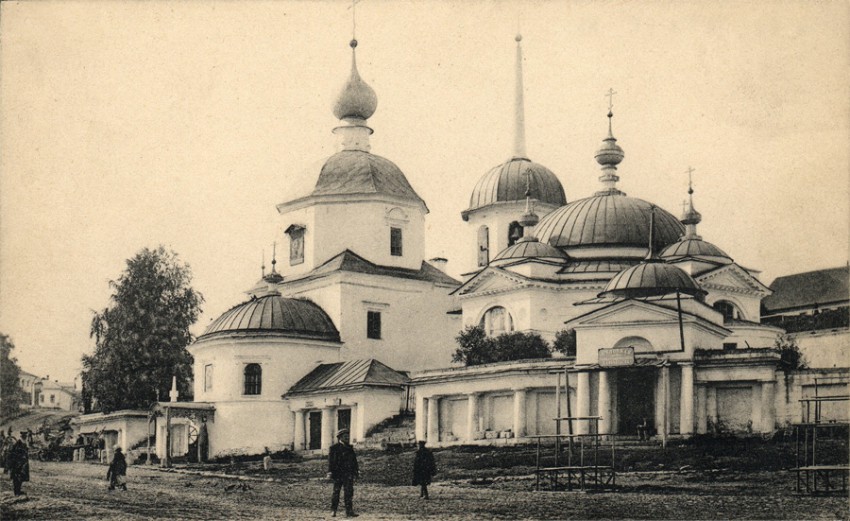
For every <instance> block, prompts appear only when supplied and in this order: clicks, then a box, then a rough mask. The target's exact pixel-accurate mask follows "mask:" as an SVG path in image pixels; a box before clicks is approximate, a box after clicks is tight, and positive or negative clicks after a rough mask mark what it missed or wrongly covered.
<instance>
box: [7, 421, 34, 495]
mask: <svg viewBox="0 0 850 521" xmlns="http://www.w3.org/2000/svg"><path fill="white" fill-rule="evenodd" d="M1 445H2V449H0V463H2V465H3V473H4V474H6V473H8V474H9V477H10V478H12V489H13V490H14V493H15V495H16V496H20V495H22V494H24V492H23V490H22V487H23V484H24V482H25V481H29V480H30V458H29V449H28V448H27V446H26V444H25V443H24V441H23V436H22V437H21V438H15V437H14V436H12V435H11V433H10V434H9V435H8V436H4V437H3V439H2V444H1ZM24 495H26V494H24Z"/></svg>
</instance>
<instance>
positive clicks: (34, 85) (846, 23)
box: [0, 0, 850, 382]
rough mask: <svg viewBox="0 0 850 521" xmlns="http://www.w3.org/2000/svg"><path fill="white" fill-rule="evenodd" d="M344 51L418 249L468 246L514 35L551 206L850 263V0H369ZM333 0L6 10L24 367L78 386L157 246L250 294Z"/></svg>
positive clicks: (7, 251)
mask: <svg viewBox="0 0 850 521" xmlns="http://www.w3.org/2000/svg"><path fill="white" fill-rule="evenodd" d="M354 11H355V13H356V29H355V33H356V37H357V39H358V41H359V46H358V48H357V60H358V67H359V71H360V74H361V76H362V77H363V79H364V80H365V81H366V82H368V83H369V84H370V85H371V86H372V87H373V88H374V89H375V91H376V92H377V95H378V109H377V112H376V113H375V115H374V116H373V117H372V118H371V119H370V120H369V125H370V126H371V127H372V128H373V129H374V130H375V133H374V135H373V136H372V139H371V143H372V152H373V153H375V154H378V155H381V156H384V157H386V158H388V159H390V160H392V161H393V162H395V163H396V164H397V165H398V166H399V167H400V168H401V169H402V170H403V171H404V172H405V174H406V175H407V178H408V180H409V181H410V183H411V185H412V186H413V187H414V188H415V190H416V191H417V192H418V193H419V195H420V196H421V197H422V198H423V199H424V200H425V201H426V203H427V204H428V207H429V209H430V214H429V215H428V217H427V224H426V227H427V228H426V255H427V257H429V258H430V257H436V256H441V257H446V258H448V259H449V264H448V270H449V272H450V273H452V274H455V275H457V274H459V273H460V272H462V271H465V270H464V269H463V268H464V267H463V266H460V265H458V263H454V264H453V263H452V260H453V259H457V258H458V257H459V254H458V253H457V252H458V251H460V250H461V249H462V248H463V247H464V246H465V244H466V242H465V241H466V240H467V234H468V233H470V232H468V230H467V229H466V228H465V226H464V225H465V223H464V222H463V221H462V220H461V218H460V212H461V211H462V210H464V209H465V208H466V207H467V205H468V203H469V196H470V194H471V192H472V188H473V186H474V185H475V183H476V181H477V180H478V179H479V178H480V177H481V176H482V175H484V174H485V173H486V172H487V171H488V170H489V169H490V168H492V167H494V166H496V165H498V164H500V163H502V162H503V161H505V160H507V159H508V158H509V157H510V155H511V152H512V144H513V133H512V127H513V117H512V114H513V96H514V59H515V45H516V43H515V42H514V36H515V34H516V33H517V31H518V30H519V31H521V33H522V35H523V41H522V45H523V54H524V61H523V70H524V97H525V121H526V140H527V150H528V155H529V156H530V158H531V159H532V160H534V161H535V162H538V163H540V164H543V165H545V166H546V167H548V168H549V169H551V170H552V171H554V172H555V174H556V175H557V176H558V178H559V179H560V180H561V182H562V184H563V185H564V189H565V191H566V195H567V199H568V201H572V200H576V199H580V198H583V197H587V196H590V195H592V194H593V192H594V191H596V190H599V189H600V184H599V181H598V180H597V178H598V176H599V175H600V170H599V167H598V165H597V164H596V163H595V161H594V159H593V155H594V153H595V151H596V150H597V149H598V148H599V146H600V144H601V140H602V139H603V138H604V137H605V135H606V132H607V119H606V117H605V115H606V112H607V109H608V99H607V98H606V97H605V93H606V92H607V91H608V89H609V88H613V89H614V90H615V91H616V92H617V95H616V96H615V97H614V113H615V117H614V133H615V135H616V137H617V138H618V143H619V144H620V145H621V146H622V147H623V149H624V150H625V160H624V161H623V163H622V164H621V165H620V167H619V172H618V173H619V175H620V178H621V181H620V183H619V185H618V186H619V188H620V189H622V190H623V191H625V192H626V193H628V195H630V196H634V197H639V198H642V199H645V200H648V201H652V202H653V203H655V204H657V205H659V206H661V207H662V208H665V209H667V210H668V211H671V212H673V213H674V214H675V215H679V214H680V212H681V203H682V201H683V199H685V198H686V190H687V183H688V179H687V178H688V176H687V174H686V171H687V169H688V168H689V167H693V168H694V169H695V170H694V174H693V175H694V190H695V194H694V197H695V199H694V200H695V206H696V208H697V209H698V210H699V211H700V213H702V215H703V222H702V223H701V224H700V225H699V232H700V234H701V235H702V236H703V237H704V238H705V239H706V240H708V241H710V242H712V243H714V244H716V245H718V246H720V247H721V248H722V249H723V250H724V251H726V252H727V253H729V254H730V255H731V256H732V257H733V258H734V259H735V261H736V262H738V263H739V264H741V265H743V266H746V267H747V268H752V269H758V270H761V271H762V274H761V279H762V281H763V282H765V283H767V284H769V283H770V282H771V281H772V280H773V279H774V278H776V277H777V276H781V275H785V274H790V273H796V272H802V271H809V270H813V269H820V268H828V267H837V266H842V265H844V264H846V263H847V261H848V241H850V239H849V238H848V237H850V203H848V201H850V197H848V181H850V150H848V148H850V147H848V143H850V87H849V86H848V85H850V84H848V82H847V77H848V72H850V37H849V36H850V4H848V3H847V2H844V1H837V0H836V1H822V2H809V1H768V0H751V1H746V2H740V1H724V0H720V1H715V2H710V3H709V2H702V1H687V0H683V1H676V2H673V1H631V2H620V1H598V2H597V1H593V2H591V1H576V2H570V1H558V2H554V1H553V2H538V1H508V0H505V1H499V2H494V1H459V0H458V1H450V0H445V1H432V0H422V1H417V2H404V1H394V2H389V1H381V0H361V1H360V2H359V3H358V4H357V5H356V8H355V9H354ZM352 18H353V17H352V9H351V3H350V2H349V1H339V2H337V1H327V2H320V1H316V2H285V1H279V2H261V1H254V2H209V1H200V0H195V1H190V2H176V1H175V2H169V1H152V2H136V1H133V2H124V1H120V0H119V1H114V2H99V1H86V0H79V1H50V0H47V1H42V2H3V3H2V4H0V332H3V333H5V334H8V335H10V336H11V337H12V339H13V341H14V342H15V345H16V349H15V351H14V353H15V354H16V356H17V358H18V361H19V364H20V365H21V367H22V368H23V369H24V370H26V371H28V372H31V373H35V374H37V375H41V376H44V375H50V378H51V379H59V380H62V381H68V382H70V381H72V380H73V378H74V377H75V376H76V375H77V374H78V372H79V370H80V365H81V364H80V357H81V356H82V355H83V354H85V353H91V352H92V351H93V349H94V342H93V340H92V339H91V338H90V337H89V327H90V323H91V318H92V314H93V312H94V310H101V309H103V308H104V307H106V306H107V305H108V304H109V295H110V288H109V281H110V280H114V279H117V278H118V277H119V276H120V274H121V272H122V270H123V269H124V267H125V262H126V259H128V258H130V257H132V256H133V255H134V254H135V253H137V252H138V251H139V250H141V249H142V248H145V247H150V248H154V247H156V246H158V245H160V244H162V245H165V246H166V247H168V248H170V249H172V250H174V251H175V252H177V254H178V255H179V257H180V259H181V260H182V261H184V262H185V263H187V264H188V265H189V266H190V267H191V270H192V273H193V275H194V279H193V286H194V287H195V288H196V289H197V290H198V291H200V292H201V293H202V294H203V295H204V298H205V303H204V305H203V314H202V315H201V317H200V319H199V321H198V323H197V324H196V326H195V327H194V328H193V332H194V333H195V334H200V333H201V332H202V331H203V329H204V327H205V326H206V325H208V324H209V322H210V321H211V320H213V319H215V318H216V317H218V316H219V315H220V314H221V313H223V312H224V311H226V310H227V309H229V308H230V307H232V306H233V305H235V304H238V303H239V302H241V301H243V300H244V299H245V294H244V291H246V290H247V289H248V288H250V287H251V286H252V285H253V284H254V283H255V282H256V281H257V280H258V278H259V277H260V274H261V272H260V266H261V263H262V258H263V252H264V251H265V258H266V263H267V264H268V262H269V258H270V256H271V250H272V243H273V242H274V241H276V240H277V241H278V242H281V241H282V239H281V237H282V233H281V232H282V230H280V229H279V228H280V227H281V226H280V222H279V220H278V215H277V212H276V210H275V205H277V204H279V203H281V202H284V201H287V200H290V199H293V198H295V197H298V196H302V195H306V194H307V193H309V191H310V190H311V189H312V187H313V185H314V183H315V181H316V178H317V177H318V173H319V169H320V168H321V165H322V164H323V162H324V160H325V159H326V158H327V157H328V156H330V155H331V154H333V153H334V152H336V151H337V150H338V139H337V137H336V136H334V135H332V134H331V130H332V129H333V127H334V126H336V125H337V123H338V122H337V121H336V120H335V118H334V117H333V115H332V112H331V109H332V106H333V103H334V101H335V99H336V96H337V94H338V92H339V89H340V88H341V87H342V85H343V84H344V82H345V80H346V79H347V77H348V74H349V66H350V48H349V47H348V42H349V40H350V39H351V37H352V30H353V24H352Z"/></svg>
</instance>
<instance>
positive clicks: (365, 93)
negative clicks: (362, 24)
mask: <svg viewBox="0 0 850 521" xmlns="http://www.w3.org/2000/svg"><path fill="white" fill-rule="evenodd" d="M350 45H351V76H350V77H349V78H348V81H347V82H346V84H345V85H344V86H343V87H342V91H340V93H339V97H338V98H337V100H336V104H335V105H334V108H333V113H334V116H336V118H337V119H353V120H361V121H365V120H367V119H369V118H370V117H372V114H374V113H375V109H377V108H378V96H377V95H376V94H375V90H374V89H372V87H370V86H369V84H367V83H366V82H365V81H363V80H362V79H361V78H360V73H358V72H357V56H356V53H355V49H356V48H357V40H351V44H350Z"/></svg>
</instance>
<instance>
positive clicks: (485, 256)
mask: <svg viewBox="0 0 850 521" xmlns="http://www.w3.org/2000/svg"><path fill="white" fill-rule="evenodd" d="M489 263H490V230H489V229H488V228H487V227H486V226H481V228H478V266H479V267H481V266H486V265H487V264H489Z"/></svg>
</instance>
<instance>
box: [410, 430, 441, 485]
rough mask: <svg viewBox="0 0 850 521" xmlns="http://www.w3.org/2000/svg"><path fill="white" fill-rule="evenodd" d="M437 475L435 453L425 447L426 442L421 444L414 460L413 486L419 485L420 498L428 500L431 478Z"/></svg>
mask: <svg viewBox="0 0 850 521" xmlns="http://www.w3.org/2000/svg"><path fill="white" fill-rule="evenodd" d="M436 473H437V464H436V463H435V462H434V453H432V452H431V449H428V448H426V447H425V441H424V440H421V441H420V442H419V448H418V449H416V458H415V459H414V460H413V485H414V486H416V485H419V497H421V498H423V499H428V485H430V484H431V478H432V477H434V475H435V474H436Z"/></svg>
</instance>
